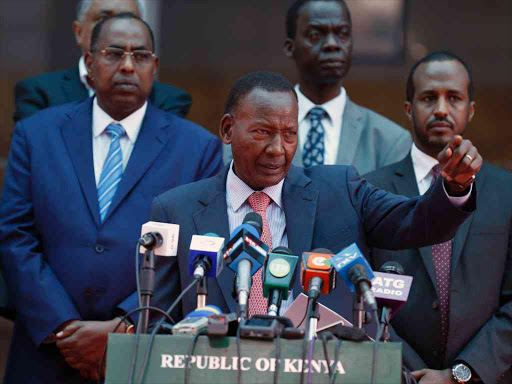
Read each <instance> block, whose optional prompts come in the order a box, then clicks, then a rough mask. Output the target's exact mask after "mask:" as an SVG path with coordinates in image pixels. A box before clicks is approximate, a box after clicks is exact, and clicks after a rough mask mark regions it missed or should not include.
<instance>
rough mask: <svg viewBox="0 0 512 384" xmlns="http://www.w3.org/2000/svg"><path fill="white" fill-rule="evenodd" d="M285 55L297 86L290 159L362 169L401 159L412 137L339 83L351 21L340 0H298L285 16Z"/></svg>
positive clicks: (347, 63) (348, 48)
mask: <svg viewBox="0 0 512 384" xmlns="http://www.w3.org/2000/svg"><path fill="white" fill-rule="evenodd" d="M286 33H287V39H286V40H285V43H284V53H285V55H286V56H287V57H289V58H290V59H293V60H294V61H295V64H296V66H297V70H298V72H299V84H298V85H297V86H296V88H295V90H296V91H297V94H298V96H299V145H298V148H297V153H296V154H295V158H294V161H293V163H294V164H295V165H299V166H301V165H302V166H305V167H310V166H313V165H317V164H347V165H353V166H355V167H356V169H357V170H358V171H359V172H360V173H361V174H363V173H366V172H370V171H372V170H375V169H377V168H380V167H382V166H384V165H387V164H391V163H394V162H396V161H398V160H401V159H403V158H404V157H405V155H407V152H408V151H409V149H410V147H411V143H412V140H411V135H410V134H409V132H408V131H406V130H405V129H403V128H402V127H400V126H398V125H396V124H395V123H393V122H392V121H390V120H388V119H386V118H385V117H383V116H381V115H379V114H377V113H375V112H373V111H370V110H368V109H366V108H363V107H361V106H359V105H357V104H355V103H354V102H352V101H351V100H350V99H349V98H348V96H347V92H346V91H345V88H344V87H343V80H344V78H345V76H346V75H347V74H348V71H349V69H350V64H351V61H352V47H353V43H352V21H351V17H350V11H349V9H348V7H347V4H346V3H345V1H344V0H321V1H318V0H298V1H296V2H295V3H293V4H292V6H291V7H290V8H289V10H288V14H287V16H286Z"/></svg>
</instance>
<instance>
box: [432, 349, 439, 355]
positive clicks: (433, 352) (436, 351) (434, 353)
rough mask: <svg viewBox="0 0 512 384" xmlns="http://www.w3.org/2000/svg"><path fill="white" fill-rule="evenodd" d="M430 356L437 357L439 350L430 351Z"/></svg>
mask: <svg viewBox="0 0 512 384" xmlns="http://www.w3.org/2000/svg"><path fill="white" fill-rule="evenodd" d="M432 355H434V357H438V356H439V350H438V349H435V348H434V349H433V350H432Z"/></svg>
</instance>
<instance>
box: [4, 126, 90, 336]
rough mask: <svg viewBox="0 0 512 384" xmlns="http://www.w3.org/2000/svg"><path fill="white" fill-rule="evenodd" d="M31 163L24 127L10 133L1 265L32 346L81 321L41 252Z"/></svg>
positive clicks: (18, 315)
mask: <svg viewBox="0 0 512 384" xmlns="http://www.w3.org/2000/svg"><path fill="white" fill-rule="evenodd" d="M35 188H37V185H32V183H31V160H30V150H29V147H28V144H27V138H26V134H25V131H24V129H23V123H19V124H18V125H17V126H16V128H15V130H14V134H13V138H12V143H11V150H10V154H9V162H8V166H7V169H6V174H5V182H4V187H3V194H2V200H1V203H0V262H1V266H2V269H3V271H4V272H5V273H4V276H5V279H6V282H7V286H8V289H9V292H10V294H11V295H12V297H13V300H12V301H13V303H14V304H15V307H16V315H17V318H18V319H19V320H20V321H21V322H22V324H23V326H24V328H25V329H26V330H27V332H28V334H29V336H30V337H31V339H32V341H33V342H34V344H35V345H39V344H41V342H42V341H43V340H44V339H46V337H47V336H48V335H49V334H51V333H52V332H53V331H54V330H55V329H56V328H58V327H59V326H60V325H61V324H63V323H64V322H65V321H68V320H71V319H80V318H81V317H80V314H79V313H78V310H77V309H76V308H75V305H74V303H73V302H72V299H71V297H70V296H69V294H68V293H67V292H66V290H65V289H64V287H63V286H62V284H61V283H60V281H59V280H58V279H57V277H56V275H55V274H54V272H53V271H52V269H51V267H50V266H49V265H48V263H47V262H46V260H45V257H44V254H43V244H42V239H41V238H40V236H39V233H38V228H37V227H38V224H39V223H38V222H37V218H36V215H35V213H34V207H33V204H32V194H33V193H35V191H34V189H35Z"/></svg>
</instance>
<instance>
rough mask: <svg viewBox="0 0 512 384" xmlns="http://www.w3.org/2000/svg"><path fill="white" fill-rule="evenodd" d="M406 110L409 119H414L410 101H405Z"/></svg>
mask: <svg viewBox="0 0 512 384" xmlns="http://www.w3.org/2000/svg"><path fill="white" fill-rule="evenodd" d="M404 111H405V115H406V116H407V118H408V119H409V121H412V104H411V103H410V102H409V101H406V102H405V103H404Z"/></svg>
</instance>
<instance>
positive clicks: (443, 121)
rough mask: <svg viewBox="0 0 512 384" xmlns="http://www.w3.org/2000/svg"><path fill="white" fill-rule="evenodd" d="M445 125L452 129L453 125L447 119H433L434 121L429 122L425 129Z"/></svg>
mask: <svg viewBox="0 0 512 384" xmlns="http://www.w3.org/2000/svg"><path fill="white" fill-rule="evenodd" d="M440 123H441V124H446V125H448V126H450V128H453V123H452V122H451V121H450V120H448V119H442V118H441V119H439V118H435V119H434V120H432V121H430V122H429V123H428V124H427V127H428V128H432V126H434V125H438V124H440Z"/></svg>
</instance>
